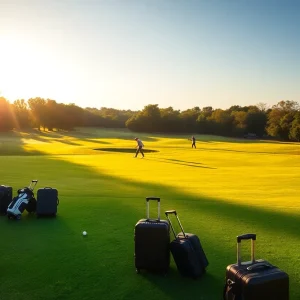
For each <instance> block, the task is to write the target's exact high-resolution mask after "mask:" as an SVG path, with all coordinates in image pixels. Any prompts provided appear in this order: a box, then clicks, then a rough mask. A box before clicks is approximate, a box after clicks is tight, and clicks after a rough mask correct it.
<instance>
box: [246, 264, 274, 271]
mask: <svg viewBox="0 0 300 300" xmlns="http://www.w3.org/2000/svg"><path fill="white" fill-rule="evenodd" d="M265 267H267V268H272V265H270V264H267V263H265V262H262V263H256V264H254V265H251V266H249V267H247V270H248V271H252V270H255V269H258V268H265Z"/></svg>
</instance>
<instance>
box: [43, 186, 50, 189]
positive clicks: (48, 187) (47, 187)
mask: <svg viewBox="0 0 300 300" xmlns="http://www.w3.org/2000/svg"><path fill="white" fill-rule="evenodd" d="M44 189H48V190H52V187H50V186H45V187H44Z"/></svg>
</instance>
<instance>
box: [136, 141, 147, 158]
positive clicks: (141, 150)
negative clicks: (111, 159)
mask: <svg viewBox="0 0 300 300" xmlns="http://www.w3.org/2000/svg"><path fill="white" fill-rule="evenodd" d="M135 140H136V142H137V146H136V148H137V149H136V152H135V156H134V157H137V155H138V154H139V153H140V152H141V154H142V155H143V157H144V156H145V155H144V151H143V147H144V144H143V142H142V141H141V140H140V139H139V138H135Z"/></svg>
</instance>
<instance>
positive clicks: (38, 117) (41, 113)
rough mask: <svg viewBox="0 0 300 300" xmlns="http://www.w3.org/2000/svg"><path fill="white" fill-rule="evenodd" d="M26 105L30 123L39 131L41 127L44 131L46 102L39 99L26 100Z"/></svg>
mask: <svg viewBox="0 0 300 300" xmlns="http://www.w3.org/2000/svg"><path fill="white" fill-rule="evenodd" d="M28 105H29V108H30V110H31V117H32V123H33V125H34V126H37V127H38V129H39V130H41V127H43V128H44V130H45V129H46V123H47V110H46V100H45V99H43V98H40V97H36V98H30V99H28Z"/></svg>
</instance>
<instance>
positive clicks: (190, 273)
mask: <svg viewBox="0 0 300 300" xmlns="http://www.w3.org/2000/svg"><path fill="white" fill-rule="evenodd" d="M165 214H166V216H167V218H168V221H169V223H170V226H171V229H172V231H173V233H174V236H175V239H174V240H173V241H172V242H171V243H170V250H171V253H172V255H173V258H174V261H175V263H176V266H177V269H178V271H179V273H180V274H181V275H182V276H186V277H192V278H194V279H196V278H198V277H200V276H202V275H203V273H205V269H206V267H207V266H208V260H207V258H206V255H205V253H204V251H203V248H202V245H201V243H200V240H199V238H198V236H197V235H195V234H192V233H185V232H184V230H183V227H182V225H181V222H180V220H179V218H178V215H177V212H176V210H168V211H166V212H165ZM169 214H174V215H175V216H176V218H177V221H178V223H179V226H180V228H181V232H180V233H179V234H177V235H176V233H175V230H174V227H173V225H172V222H171V220H170V218H169Z"/></svg>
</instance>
